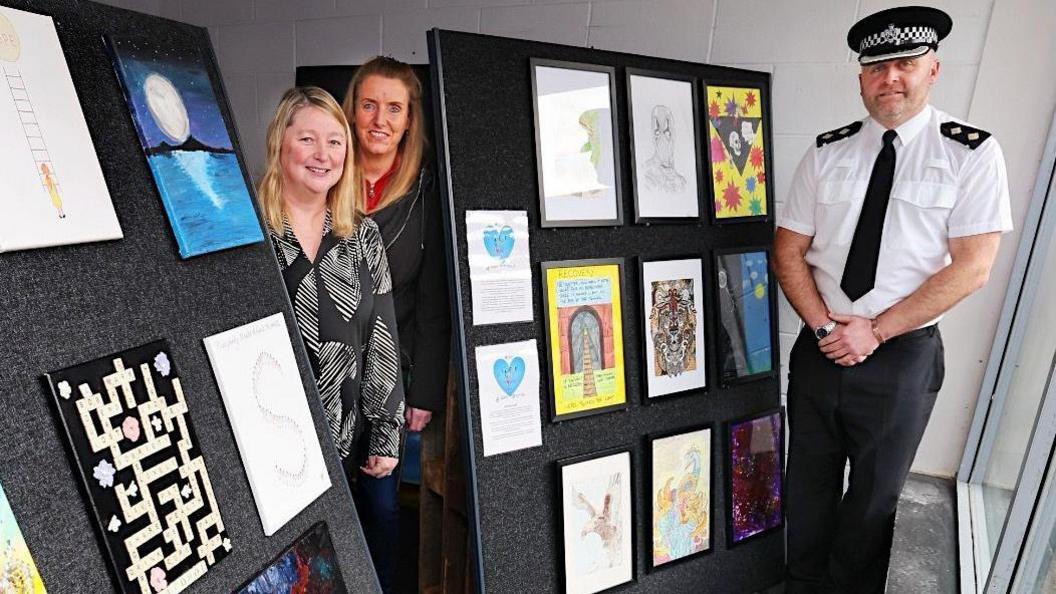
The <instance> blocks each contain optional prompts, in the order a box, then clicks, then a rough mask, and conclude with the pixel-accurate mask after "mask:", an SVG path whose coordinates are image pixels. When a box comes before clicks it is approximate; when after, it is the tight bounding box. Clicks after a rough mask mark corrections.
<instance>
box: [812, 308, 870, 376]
mask: <svg viewBox="0 0 1056 594" xmlns="http://www.w3.org/2000/svg"><path fill="white" fill-rule="evenodd" d="M829 318H830V319H831V320H833V321H835V322H836V323H837V324H838V325H837V326H836V329H835V330H833V331H832V333H831V334H829V335H828V336H826V337H825V338H823V339H821V340H820V341H819V342H818V348H819V349H821V352H822V353H823V354H824V355H825V356H826V357H828V358H829V360H831V361H832V362H833V363H836V364H837V365H841V366H843V367H852V366H854V365H857V364H859V363H861V362H862V361H865V359H866V358H867V357H868V356H869V355H872V354H873V351H875V350H876V347H878V346H880V341H879V340H877V339H876V335H875V334H873V323H872V320H869V319H867V318H862V317H859V316H846V315H840V314H834V313H830V314H829Z"/></svg>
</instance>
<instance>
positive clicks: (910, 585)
mask: <svg viewBox="0 0 1056 594" xmlns="http://www.w3.org/2000/svg"><path fill="white" fill-rule="evenodd" d="M957 588H958V578H957V499H956V490H955V487H954V483H953V481H952V480H949V479H938V478H933V477H930V476H924V475H920V474H911V475H909V478H908V479H907V480H906V486H905V488H904V489H903V490H902V496H901V497H900V498H899V501H898V512H897V515H896V517H895V537H894V542H893V543H892V546H891V565H890V567H889V568H888V572H887V594H920V593H921V592H927V593H928V594H956V593H957V591H958V589H957ZM782 592H784V586H783V585H782V584H777V585H775V586H773V587H771V588H769V589H767V590H763V591H762V592H758V593H757V594H782Z"/></svg>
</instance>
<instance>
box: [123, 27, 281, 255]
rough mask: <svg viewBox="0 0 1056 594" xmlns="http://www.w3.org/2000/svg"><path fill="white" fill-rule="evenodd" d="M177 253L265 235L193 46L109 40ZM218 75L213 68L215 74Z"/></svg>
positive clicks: (209, 78) (194, 252)
mask: <svg viewBox="0 0 1056 594" xmlns="http://www.w3.org/2000/svg"><path fill="white" fill-rule="evenodd" d="M107 45H108V47H109V48H110V52H111V54H112V56H113V61H114V69H115V70H116V71H117V78H118V79H119V80H120V81H121V87H122V88H123V89H124V91H125V100H126V101H127V102H128V110H129V113H131V114H132V122H133V123H134V124H135V127H136V132H137V133H138V134H139V141H140V144H141V145H142V147H143V152H144V154H145V155H146V158H147V163H148V165H149V166H150V171H151V173H152V174H153V176H154V182H155V183H156V184H157V187H158V193H159V194H160V195H161V201H162V202H163V203H164V205H165V213H166V214H167V215H168V217H169V224H170V225H171V226H172V231H173V233H174V234H175V235H176V243H177V244H178V246H179V250H180V256H181V257H183V258H190V257H193V256H199V255H202V254H207V253H210V252H216V251H219V250H223V249H227V248H232V247H236V246H240V245H247V244H251V243H256V242H258V241H263V240H264V234H263V232H262V231H261V227H260V221H259V219H257V213H256V210H255V209H254V207H253V199H252V198H251V196H250V193H249V187H248V185H247V183H246V175H245V172H244V170H243V167H242V163H241V162H240V160H239V157H238V154H237V152H236V151H235V146H234V143H233V142H232V141H231V134H230V132H229V128H228V123H227V121H226V120H225V119H224V116H223V115H222V111H221V107H220V104H219V102H218V100H217V97H216V95H214V94H213V83H212V76H211V74H210V70H214V69H213V68H212V67H211V66H210V65H209V64H207V63H206V61H205V60H204V59H203V57H202V55H201V53H200V51H199V49H198V48H197V47H188V48H184V49H181V48H179V47H173V46H170V45H163V44H161V43H159V42H155V41H149V40H144V39H137V40H128V39H117V38H112V37H107ZM213 75H215V72H214V73H213Z"/></svg>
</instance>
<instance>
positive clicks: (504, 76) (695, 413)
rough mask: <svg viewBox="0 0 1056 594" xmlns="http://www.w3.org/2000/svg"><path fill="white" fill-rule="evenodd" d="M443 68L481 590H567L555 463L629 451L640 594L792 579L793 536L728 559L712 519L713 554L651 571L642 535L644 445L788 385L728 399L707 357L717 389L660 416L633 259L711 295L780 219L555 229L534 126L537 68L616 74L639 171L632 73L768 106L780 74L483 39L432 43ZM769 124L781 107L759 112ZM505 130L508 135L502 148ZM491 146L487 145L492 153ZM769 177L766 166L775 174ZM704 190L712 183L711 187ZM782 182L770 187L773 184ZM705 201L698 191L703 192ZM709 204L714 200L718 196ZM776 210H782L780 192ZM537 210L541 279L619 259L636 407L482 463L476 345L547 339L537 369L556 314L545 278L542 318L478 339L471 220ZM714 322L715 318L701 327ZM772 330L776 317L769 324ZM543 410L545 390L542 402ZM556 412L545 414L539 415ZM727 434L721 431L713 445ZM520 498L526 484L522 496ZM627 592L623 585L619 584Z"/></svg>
mask: <svg viewBox="0 0 1056 594" xmlns="http://www.w3.org/2000/svg"><path fill="white" fill-rule="evenodd" d="M429 52H430V63H431V65H432V66H431V67H432V77H431V79H432V83H433V100H434V113H435V116H436V125H437V128H436V139H437V142H436V150H437V164H438V166H437V171H438V176H439V187H440V188H441V196H442V200H443V208H442V211H443V213H444V224H445V228H446V233H447V237H448V243H447V249H448V257H449V269H450V271H451V275H452V278H451V282H452V285H451V294H452V299H451V302H452V309H453V311H452V317H453V323H452V329H453V334H454V341H455V345H454V346H455V348H454V350H453V356H454V363H455V366H456V368H455V372H456V377H457V379H458V384H459V386H458V389H459V399H460V400H459V402H460V413H461V416H462V418H461V419H460V421H461V422H462V431H463V436H464V442H463V456H464V458H465V463H466V472H467V481H468V485H467V519H468V523H469V528H470V535H471V542H470V545H471V551H472V557H471V558H472V563H471V565H472V567H473V570H474V571H475V573H476V576H475V577H476V584H477V588H478V591H480V592H508V591H521V590H529V591H540V592H554V591H560V589H561V587H562V583H561V580H560V575H561V570H560V568H561V563H562V561H561V556H560V555H561V553H560V544H559V540H560V538H561V535H560V532H559V527H558V526H557V519H556V517H555V510H554V509H553V506H554V502H555V501H557V493H558V492H559V488H558V486H557V485H556V484H555V476H554V472H553V467H554V464H555V462H556V461H558V460H562V459H565V458H570V457H573V456H583V455H590V454H592V453H598V452H602V451H606V450H611V449H620V448H624V449H627V448H629V449H630V450H631V451H632V461H633V464H634V468H633V469H632V473H633V476H634V477H635V479H634V482H635V484H634V489H633V497H634V498H635V504H634V505H635V510H636V513H635V517H636V518H637V526H636V529H635V530H636V537H635V538H636V543H635V548H634V552H635V555H636V569H635V574H636V576H637V580H636V581H635V582H634V584H633V587H632V589H633V590H634V591H636V592H644V593H647V594H659V593H661V592H663V593H666V592H677V591H694V589H699V585H700V584H701V583H707V584H716V585H717V589H719V590H722V591H733V592H745V591H759V590H764V589H766V588H768V587H769V586H772V585H774V584H776V583H778V582H780V581H781V580H782V579H783V578H784V532H783V530H777V531H773V532H770V533H767V534H765V535H763V536H761V537H760V538H758V539H755V540H753V541H751V542H750V543H747V544H744V545H743V546H738V547H737V549H736V550H733V551H731V550H730V549H728V548H727V547H725V542H726V538H725V521H724V518H721V517H715V518H714V519H713V521H712V539H711V541H712V550H711V552H710V553H709V554H706V555H696V556H694V557H692V558H691V559H687V560H686V561H684V562H681V563H673V564H671V566H670V567H664V569H663V571H655V572H653V571H649V570H648V568H647V567H646V555H647V551H649V550H650V548H649V546H648V543H647V541H648V540H649V538H651V536H650V535H651V530H647V529H644V528H643V522H644V518H645V517H647V516H648V515H649V514H648V513H647V510H646V508H645V507H644V506H645V505H646V500H645V497H646V496H647V494H648V493H647V486H646V482H645V481H646V476H647V475H646V473H645V472H644V471H643V468H644V462H643V460H644V459H645V458H647V457H648V456H646V455H645V450H643V449H642V448H643V444H645V443H646V442H645V441H644V439H645V437H646V436H648V435H652V434H656V433H661V432H667V431H672V430H677V429H679V428H681V427H695V426H701V425H706V424H711V425H713V427H714V429H713V430H712V431H713V432H716V431H717V430H718V428H719V427H722V423H724V422H725V421H727V420H729V419H734V418H740V417H743V416H746V415H751V414H753V413H755V412H758V411H762V410H769V409H772V408H774V407H776V406H778V405H779V404H780V382H779V380H778V377H777V374H776V373H775V374H774V375H772V376H771V377H766V378H762V379H760V380H759V381H753V382H745V383H740V384H735V385H731V386H719V383H718V376H717V374H716V373H715V368H714V362H713V357H712V356H711V355H708V357H707V359H708V361H707V363H706V366H707V372H706V373H707V376H706V377H707V386H708V389H707V390H706V391H704V392H703V393H702V394H701V395H700V396H699V397H696V398H681V397H679V398H658V399H655V400H654V401H653V402H650V403H649V404H648V406H646V405H645V403H643V402H642V401H641V400H642V398H641V397H640V391H641V389H642V381H643V378H642V372H641V367H642V366H641V362H640V358H641V357H642V347H641V344H642V341H641V332H642V325H641V324H642V321H641V320H640V319H637V318H636V317H635V316H640V315H641V313H640V307H641V303H640V301H641V300H640V297H639V296H638V295H637V293H638V291H639V287H640V275H637V276H636V273H634V272H631V270H632V269H633V270H637V268H638V267H637V265H631V262H635V263H636V262H637V260H635V258H639V257H640V258H645V259H652V260H661V259H675V258H679V257H683V256H685V255H686V254H687V253H690V254H697V255H699V257H700V258H701V260H702V265H703V272H704V279H705V283H710V278H711V276H712V275H713V271H712V258H711V254H712V253H713V251H714V250H715V249H722V248H727V247H737V246H745V245H747V246H754V245H769V244H771V243H772V242H773V237H774V226H773V221H774V219H773V217H772V216H768V217H766V218H764V219H760V220H752V221H747V222H742V223H741V224H736V225H733V224H728V225H717V224H714V223H712V221H711V220H710V217H705V216H703V213H702V216H701V217H700V218H699V220H680V221H677V222H670V223H665V224H662V225H660V224H657V225H652V224H634V223H628V222H624V223H623V224H620V225H616V226H590V227H581V226H571V227H547V226H545V225H543V224H542V222H543V220H542V215H541V212H540V206H539V179H538V171H537V169H536V163H537V161H536V159H535V158H534V157H535V150H536V148H535V138H536V136H535V117H534V113H533V109H532V107H533V95H534V91H533V88H532V81H531V69H530V64H532V63H533V61H534V60H554V61H560V62H573V63H580V64H596V65H601V66H606V67H611V68H613V69H615V71H616V76H615V85H616V92H615V94H614V97H615V106H616V110H617V112H618V118H617V120H618V121H617V126H616V128H617V129H618V135H617V137H618V145H619V148H618V151H619V152H620V161H621V162H622V163H625V164H626V163H629V162H630V161H629V159H630V154H629V150H630V140H629V138H630V137H629V135H628V124H627V117H628V116H627V114H628V110H627V102H628V94H627V88H626V80H627V79H626V76H624V71H625V70H626V69H632V68H633V69H641V70H649V71H658V72H670V73H677V74H681V75H685V76H690V77H693V78H694V79H695V80H697V81H699V82H698V83H696V84H698V85H703V84H704V82H705V81H709V80H722V81H724V82H725V81H730V82H732V83H736V84H742V85H752V86H759V87H761V88H764V89H766V90H767V94H766V96H767V97H768V96H769V89H770V75H769V74H768V73H765V72H753V71H749V70H741V69H736V68H727V67H720V66H710V65H706V64H693V63H689V62H682V61H676V60H666V59H661V58H653V57H647V56H637V55H631V54H624V53H616V52H606V51H599V50H594V49H590V48H583V47H569V46H561V45H554V44H547V43H539V42H533V41H525V40H517V39H508V38H501V37H494V36H486V35H479V34H472V33H461V32H453V31H441V30H437V29H434V30H432V31H430V33H429ZM762 109H763V110H764V113H765V114H766V117H767V118H769V114H770V106H769V104H768V103H766V104H764V105H763V106H762ZM496 122H502V127H503V133H502V134H499V135H496V134H495V133H494V127H495V123H496ZM770 133H771V130H770V129H769V127H768V128H765V129H764V134H765V135H766V142H767V146H772V142H771V138H770ZM481 138H487V139H488V142H486V143H482V142H480V139H481ZM769 169H770V167H769V164H768V170H769ZM631 175H632V170H631V169H630V168H629V167H626V166H625V167H623V168H622V169H621V170H620V172H619V175H618V176H617V177H618V178H619V179H620V183H621V184H622V187H624V188H627V187H629V184H631V179H630V176H631ZM702 183H706V182H702ZM771 183H772V180H771ZM698 189H699V188H698ZM708 195H710V194H705V196H708ZM767 200H768V203H767V205H768V211H769V212H771V213H772V212H773V210H772V206H773V202H772V193H770V192H768V194H767ZM621 208H622V209H623V211H624V212H630V209H633V196H632V195H631V194H630V193H628V192H624V194H623V197H622V198H621ZM489 209H491V210H523V211H527V213H528V219H529V229H530V251H531V255H530V260H531V268H532V274H533V275H537V274H541V270H540V268H539V263H541V262H549V261H561V260H588V259H599V258H623V259H624V260H625V262H626V270H625V273H626V274H625V275H624V278H625V282H624V288H623V294H622V296H621V303H622V310H623V330H624V353H625V369H626V382H627V393H628V398H627V407H626V408H625V409H624V410H619V411H614V412H610V413H606V414H599V415H591V416H586V417H582V418H576V419H569V420H567V421H565V422H561V423H551V422H547V420H548V419H542V423H543V424H542V432H543V446H542V447H536V448H531V449H527V450H520V451H515V452H507V453H505V454H503V455H502V456H492V457H488V458H484V457H483V455H482V450H483V446H482V442H481V436H480V430H479V428H480V409H479V406H478V404H477V402H476V398H477V379H476V377H477V374H476V362H475V361H474V360H473V357H472V353H473V349H474V348H475V347H476V346H482V345H490V344H498V343H504V342H510V341H520V340H528V339H532V338H535V339H537V343H538V344H539V348H540V353H539V360H540V361H545V360H546V351H545V345H544V342H543V341H542V340H540V339H541V338H543V337H544V336H545V319H544V318H545V314H544V309H543V305H544V304H543V297H542V295H540V294H539V291H540V289H539V287H541V283H540V279H538V278H537V279H533V282H532V283H531V286H532V287H533V293H534V294H533V296H532V306H533V310H534V312H535V317H534V319H533V320H531V321H527V322H516V323H509V324H493V325H486V326H474V325H472V324H471V323H469V322H470V320H472V319H473V315H472V314H473V312H472V299H471V293H472V288H473V287H472V283H471V279H470V274H469V265H468V255H467V249H468V243H467V238H466V234H465V233H466V231H465V229H466V225H465V214H466V212H467V211H473V210H489ZM704 303H705V307H706V309H708V310H712V311H713V310H714V308H715V299H714V295H713V293H712V292H711V291H709V290H706V291H705V292H704ZM704 319H705V324H712V325H713V323H714V322H713V320H712V315H711V312H706V315H705V316H704ZM773 323H774V324H775V325H776V319H774V320H773ZM706 330H711V332H708V333H706V336H705V341H706V343H707V348H706V349H705V350H706V351H711V352H715V339H714V328H713V327H712V328H707V329H706ZM540 398H541V399H542V398H548V390H547V388H545V387H541V389H540ZM541 414H542V415H545V414H546V413H545V412H542V413H541ZM715 435H716V433H713V445H714V443H716V441H715ZM716 450H717V448H714V447H713V451H712V477H711V484H712V486H713V488H712V489H711V494H712V499H713V502H712V506H713V507H712V510H713V513H714V514H719V516H721V515H722V514H721V512H720V510H722V509H723V505H724V503H725V495H724V493H723V492H722V489H721V488H718V487H717V486H718V485H720V484H722V481H724V480H725V470H724V468H723V467H722V465H721V462H719V463H716V461H720V458H719V457H717V451H716ZM513 485H526V487H525V488H516V487H513V488H511V486H513ZM509 551H532V554H531V555H510V554H508V552H509ZM616 589H617V590H619V589H621V587H619V586H618V587H617V588H616Z"/></svg>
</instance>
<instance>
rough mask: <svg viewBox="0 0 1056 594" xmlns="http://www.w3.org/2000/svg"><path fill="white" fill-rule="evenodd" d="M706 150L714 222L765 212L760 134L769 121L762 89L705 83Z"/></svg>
mask: <svg viewBox="0 0 1056 594" xmlns="http://www.w3.org/2000/svg"><path fill="white" fill-rule="evenodd" d="M706 95H707V97H706V100H707V105H708V156H709V159H708V160H709V161H710V163H711V189H712V196H713V199H714V206H713V208H712V216H713V217H714V220H715V222H717V223H718V222H725V221H734V220H736V221H738V222H744V221H749V220H761V219H765V218H766V217H767V215H769V214H770V213H769V211H768V207H767V204H768V200H767V196H768V194H769V191H768V187H769V184H768V182H767V179H768V178H767V175H768V173H767V164H768V163H769V160H770V159H769V157H768V155H767V150H768V148H767V146H766V139H767V138H768V136H769V133H770V131H769V126H770V122H768V121H766V116H765V114H766V113H767V112H766V110H765V109H764V106H763V100H762V89H760V88H756V87H734V86H711V85H708V86H707V90H706Z"/></svg>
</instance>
